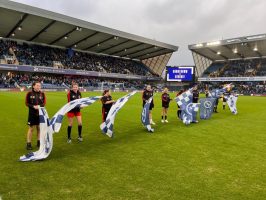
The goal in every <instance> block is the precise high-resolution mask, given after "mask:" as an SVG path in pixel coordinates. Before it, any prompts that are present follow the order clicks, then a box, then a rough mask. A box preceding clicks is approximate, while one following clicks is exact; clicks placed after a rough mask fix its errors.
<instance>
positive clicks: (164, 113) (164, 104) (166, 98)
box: [161, 88, 172, 123]
mask: <svg viewBox="0 0 266 200" xmlns="http://www.w3.org/2000/svg"><path fill="white" fill-rule="evenodd" d="M161 98H162V108H163V109H162V121H161V122H162V123H164V122H165V123H168V120H167V112H168V108H169V103H170V101H171V100H172V99H171V98H170V95H169V93H168V88H164V90H163V94H162V97H161Z"/></svg>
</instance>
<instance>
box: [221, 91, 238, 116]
mask: <svg viewBox="0 0 266 200" xmlns="http://www.w3.org/2000/svg"><path fill="white" fill-rule="evenodd" d="M224 98H225V99H226V102H227V105H228V107H229V109H230V111H231V112H232V113H233V114H235V115H236V114H237V107H236V102H237V99H238V95H229V96H224Z"/></svg>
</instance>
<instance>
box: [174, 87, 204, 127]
mask: <svg viewBox="0 0 266 200" xmlns="http://www.w3.org/2000/svg"><path fill="white" fill-rule="evenodd" d="M191 90H192V89H189V90H187V91H186V92H184V93H182V94H181V95H179V96H178V97H176V98H175V100H176V103H177V104H178V105H179V106H180V109H181V120H182V122H183V123H184V124H186V125H188V124H190V123H191V122H193V121H195V119H196V115H197V112H198V111H199V103H192V98H193V94H192V92H191Z"/></svg>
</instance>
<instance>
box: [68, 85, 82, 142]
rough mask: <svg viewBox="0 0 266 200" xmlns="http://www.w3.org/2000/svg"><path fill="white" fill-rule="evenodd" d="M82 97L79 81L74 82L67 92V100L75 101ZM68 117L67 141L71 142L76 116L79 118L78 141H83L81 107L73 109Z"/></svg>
mask: <svg viewBox="0 0 266 200" xmlns="http://www.w3.org/2000/svg"><path fill="white" fill-rule="evenodd" d="M80 98H81V93H80V91H79V85H78V84H77V83H72V86H71V89H70V90H69V92H68V93H67V101H68V102H70V101H73V100H76V99H80ZM67 117H68V127H67V142H68V143H71V142H72V140H71V130H72V125H73V119H74V117H76V118H77V121H78V141H79V142H82V141H83V138H82V135H81V133H82V118H81V112H80V108H73V109H72V110H70V111H69V112H68V113H67Z"/></svg>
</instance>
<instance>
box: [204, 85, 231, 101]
mask: <svg viewBox="0 0 266 200" xmlns="http://www.w3.org/2000/svg"><path fill="white" fill-rule="evenodd" d="M230 88H232V83H230V84H226V85H225V86H224V87H223V88H222V89H214V90H212V91H211V92H209V96H210V97H212V98H220V97H221V96H222V94H223V93H225V92H226V91H227V90H229V89H230Z"/></svg>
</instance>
